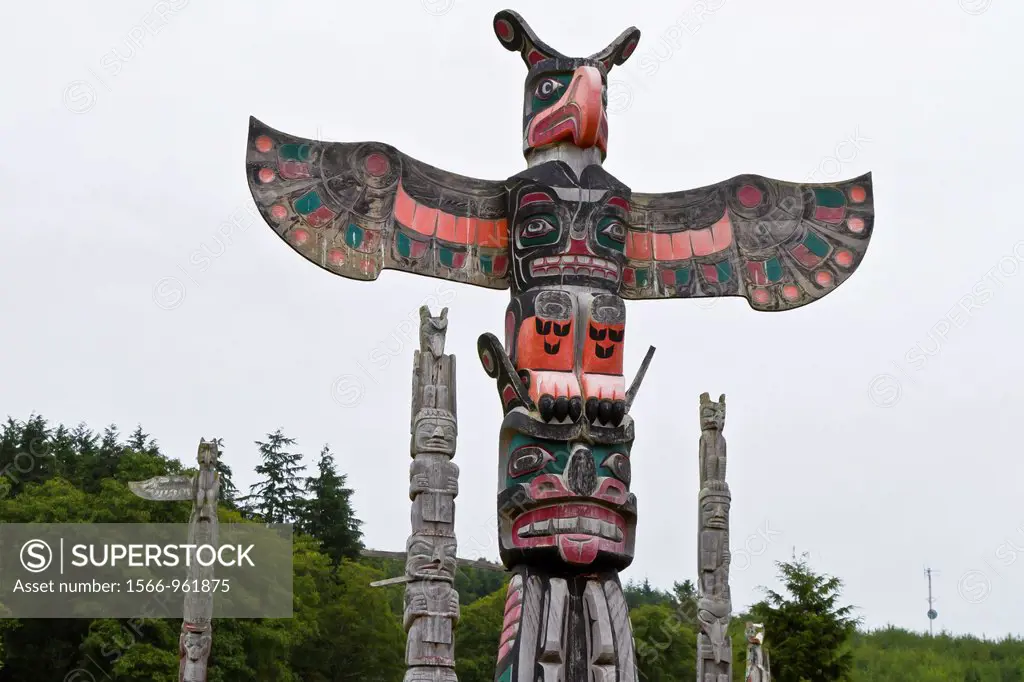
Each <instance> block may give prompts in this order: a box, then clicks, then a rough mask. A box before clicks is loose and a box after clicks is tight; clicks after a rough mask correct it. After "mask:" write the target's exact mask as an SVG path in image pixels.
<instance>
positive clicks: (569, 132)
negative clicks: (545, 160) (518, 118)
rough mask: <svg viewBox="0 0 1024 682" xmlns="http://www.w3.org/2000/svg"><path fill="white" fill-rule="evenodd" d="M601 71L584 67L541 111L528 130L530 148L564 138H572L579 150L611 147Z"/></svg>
mask: <svg viewBox="0 0 1024 682" xmlns="http://www.w3.org/2000/svg"><path fill="white" fill-rule="evenodd" d="M602 90H603V87H602V84H601V72H600V71H598V70H597V69H596V68H595V67H593V66H581V67H579V68H578V69H576V72H575V73H573V75H572V81H571V82H570V83H569V87H568V88H567V89H566V91H565V94H564V95H562V98H561V99H560V100H558V102H557V103H556V104H555V105H554V106H552V107H551V108H549V109H548V110H547V111H543V112H541V113H540V114H538V115H537V116H536V117H535V118H534V119H533V120H532V121H530V126H529V128H527V131H526V144H527V145H529V147H530V148H531V149H537V148H539V147H544V146H546V145H549V144H554V143H555V142H561V141H563V140H569V139H571V140H572V143H573V144H574V145H576V146H577V147H579V148H580V149H587V148H589V147H598V148H600V149H601V151H602V152H607V148H608V120H607V118H606V116H605V111H604V99H603V96H602Z"/></svg>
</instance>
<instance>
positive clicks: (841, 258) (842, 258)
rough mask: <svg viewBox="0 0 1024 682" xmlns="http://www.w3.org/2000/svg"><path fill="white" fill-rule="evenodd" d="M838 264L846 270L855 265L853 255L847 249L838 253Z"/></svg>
mask: <svg viewBox="0 0 1024 682" xmlns="http://www.w3.org/2000/svg"><path fill="white" fill-rule="evenodd" d="M836 263H838V264H839V265H840V266H841V267H844V268H848V267H850V266H851V265H853V254H852V253H850V252H849V251H847V250H846V249H843V250H842V251H838V252H836Z"/></svg>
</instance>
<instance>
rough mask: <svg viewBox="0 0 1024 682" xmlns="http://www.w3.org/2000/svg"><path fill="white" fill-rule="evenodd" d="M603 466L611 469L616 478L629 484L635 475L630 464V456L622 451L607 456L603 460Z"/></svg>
mask: <svg viewBox="0 0 1024 682" xmlns="http://www.w3.org/2000/svg"><path fill="white" fill-rule="evenodd" d="M601 466H603V467H607V468H609V469H611V470H612V473H613V474H615V478H617V479H619V480H620V481H622V482H623V483H625V484H626V485H629V481H630V479H631V478H632V475H633V470H632V468H631V467H630V464H629V457H627V456H626V455H624V454H622V453H621V452H613V453H612V454H610V455H608V456H607V457H605V460H604V461H603V462H601Z"/></svg>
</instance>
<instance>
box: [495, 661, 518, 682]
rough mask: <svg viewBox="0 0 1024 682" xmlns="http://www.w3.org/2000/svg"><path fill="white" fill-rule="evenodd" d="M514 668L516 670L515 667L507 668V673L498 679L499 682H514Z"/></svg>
mask: <svg viewBox="0 0 1024 682" xmlns="http://www.w3.org/2000/svg"><path fill="white" fill-rule="evenodd" d="M513 668H515V665H510V666H509V667H507V668H505V672H503V673H502V674H501V677H499V678H498V682H512V669H513Z"/></svg>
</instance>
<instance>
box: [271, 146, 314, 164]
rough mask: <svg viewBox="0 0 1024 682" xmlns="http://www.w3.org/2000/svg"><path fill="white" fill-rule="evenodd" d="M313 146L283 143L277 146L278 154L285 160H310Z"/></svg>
mask: <svg viewBox="0 0 1024 682" xmlns="http://www.w3.org/2000/svg"><path fill="white" fill-rule="evenodd" d="M312 152H313V147H312V146H310V145H308V144H283V145H281V146H280V147H278V148H277V155H278V157H280V158H281V159H283V160H285V161H309V157H310V155H311V154H312Z"/></svg>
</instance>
